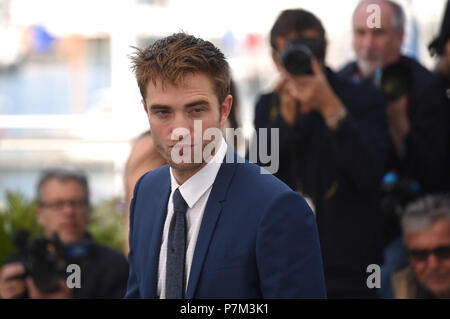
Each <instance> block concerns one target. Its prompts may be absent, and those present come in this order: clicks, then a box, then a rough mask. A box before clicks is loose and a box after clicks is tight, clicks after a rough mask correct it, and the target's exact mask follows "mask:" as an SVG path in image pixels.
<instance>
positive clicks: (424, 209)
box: [401, 194, 450, 235]
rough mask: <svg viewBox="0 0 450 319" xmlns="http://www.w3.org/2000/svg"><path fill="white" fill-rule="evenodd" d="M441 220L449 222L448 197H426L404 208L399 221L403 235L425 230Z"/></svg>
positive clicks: (449, 199)
mask: <svg viewBox="0 0 450 319" xmlns="http://www.w3.org/2000/svg"><path fill="white" fill-rule="evenodd" d="M441 219H444V220H447V221H450V195H449V194H436V195H427V196H425V197H422V198H420V199H418V200H416V201H414V202H412V203H411V204H409V205H408V206H407V207H406V209H405V212H404V213H403V216H402V221H401V223H402V229H403V233H404V234H405V235H406V234H409V233H412V232H418V231H423V230H426V229H428V228H430V227H431V226H433V225H434V224H435V223H436V222H437V221H438V220H441Z"/></svg>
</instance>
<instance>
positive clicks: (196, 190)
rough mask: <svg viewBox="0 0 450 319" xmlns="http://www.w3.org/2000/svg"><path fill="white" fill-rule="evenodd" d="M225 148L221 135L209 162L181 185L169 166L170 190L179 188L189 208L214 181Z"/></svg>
mask: <svg viewBox="0 0 450 319" xmlns="http://www.w3.org/2000/svg"><path fill="white" fill-rule="evenodd" d="M227 148H228V145H227V143H226V142H225V139H224V138H223V137H222V139H221V142H220V147H219V150H218V151H217V152H216V154H215V155H214V156H213V158H212V159H211V160H210V161H209V163H207V164H206V165H205V166H203V167H202V168H201V169H200V170H199V171H198V172H197V173H195V174H194V175H193V176H191V177H190V178H189V179H188V180H187V181H186V182H184V183H183V185H181V186H180V185H179V184H178V182H177V181H176V179H175V177H174V176H173V173H172V168H170V180H171V192H172V193H173V192H174V191H175V190H176V189H177V188H180V193H181V195H182V196H183V198H184V200H185V201H186V203H187V204H188V206H189V208H192V207H193V206H194V205H195V203H196V202H197V201H198V200H199V199H200V197H201V196H202V195H203V194H204V193H205V192H206V191H207V190H208V189H209V187H211V185H212V184H213V183H214V180H215V179H216V176H217V173H218V172H219V168H220V165H222V162H223V159H224V157H225V154H226V152H227Z"/></svg>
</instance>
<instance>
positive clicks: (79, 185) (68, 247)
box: [0, 169, 128, 299]
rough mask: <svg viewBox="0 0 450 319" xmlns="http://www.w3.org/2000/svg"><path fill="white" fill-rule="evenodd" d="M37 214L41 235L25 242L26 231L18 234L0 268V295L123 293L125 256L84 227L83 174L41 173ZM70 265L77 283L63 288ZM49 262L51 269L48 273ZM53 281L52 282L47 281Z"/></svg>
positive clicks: (111, 295) (102, 295)
mask: <svg viewBox="0 0 450 319" xmlns="http://www.w3.org/2000/svg"><path fill="white" fill-rule="evenodd" d="M36 214H37V220H38V222H39V224H40V225H41V226H42V227H43V228H44V234H45V238H39V239H36V241H35V242H34V243H33V244H32V245H26V241H27V239H28V238H27V237H26V235H23V233H22V234H20V236H17V237H18V238H16V241H17V242H20V243H21V246H22V249H21V250H20V252H19V253H18V254H17V255H15V256H13V257H11V258H10V259H9V261H8V262H7V264H5V265H4V266H3V268H2V269H1V271H0V298H2V299H9V298H32V299H35V298H38V299H47V298H121V297H123V295H124V293H125V289H126V282H127V278H128V264H127V262H126V260H125V257H124V256H123V255H122V254H120V253H118V252H115V251H113V250H111V249H108V248H106V247H103V246H100V245H98V244H96V243H95V242H94V240H93V239H92V237H91V236H90V235H89V234H88V233H87V230H86V226H87V223H88V218H89V189H88V183H87V179H86V177H85V176H84V174H82V173H80V172H77V171H72V170H65V169H52V170H48V171H45V172H43V174H42V175H41V177H40V179H39V182H38V188H37V209H36ZM52 260H55V262H54V263H52V262H51V261H52ZM69 264H76V265H78V266H79V267H80V276H81V278H80V287H76V288H73V289H69V288H68V287H67V284H66V279H65V278H64V275H63V274H62V273H66V266H67V265H69ZM52 267H53V268H55V271H54V272H53V273H49V272H48V269H49V268H52ZM55 278H56V279H55ZM52 282H53V283H54V282H56V284H55V285H53V286H51V285H50V284H51V283H52ZM55 286H56V287H55ZM58 288H59V289H58Z"/></svg>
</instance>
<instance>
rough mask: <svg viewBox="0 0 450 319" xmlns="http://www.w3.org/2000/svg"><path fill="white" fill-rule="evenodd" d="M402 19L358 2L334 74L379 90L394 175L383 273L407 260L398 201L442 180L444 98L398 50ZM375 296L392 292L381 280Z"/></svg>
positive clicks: (384, 2) (376, 0) (374, 3)
mask: <svg viewBox="0 0 450 319" xmlns="http://www.w3.org/2000/svg"><path fill="white" fill-rule="evenodd" d="M374 8H379V13H380V17H379V22H380V25H378V26H377V25H373V24H372V23H369V22H370V21H372V20H371V16H372V15H373V13H374V12H376V11H373V9H374ZM405 20H406V18H405V14H404V11H403V9H402V7H401V6H400V5H398V4H397V3H395V2H393V1H390V0H363V1H361V2H360V3H359V4H358V6H357V7H356V9H355V11H354V14H353V49H354V51H355V55H356V61H355V62H352V63H349V64H348V65H347V66H345V67H344V68H343V70H341V71H340V73H339V74H340V75H342V76H344V77H346V78H348V79H351V80H353V81H355V82H365V83H369V84H371V85H373V86H375V87H379V88H380V89H381V91H383V93H384V95H385V100H386V115H387V119H388V133H389V137H390V144H389V149H388V162H387V165H386V172H387V173H389V175H392V174H395V176H396V179H397V182H395V183H394V184H393V185H391V186H389V189H387V191H386V193H385V196H384V197H383V203H384V204H383V205H382V207H383V209H382V214H383V218H384V219H385V220H384V227H383V231H384V239H383V242H384V244H385V245H386V250H385V267H386V269H384V268H383V271H382V274H385V275H386V276H389V273H390V272H391V268H392V269H394V270H395V268H397V267H402V266H404V265H405V264H406V263H407V258H406V254H405V248H404V247H403V244H402V240H401V228H400V219H399V217H400V216H399V214H401V211H402V210H403V209H404V206H405V205H406V204H407V203H408V202H409V201H411V200H412V199H414V198H417V197H419V196H421V195H423V194H427V193H433V192H439V191H443V190H445V189H446V186H445V184H446V183H448V181H446V180H447V179H448V176H447V174H446V172H448V167H447V166H448V165H449V164H448V163H449V162H448V161H449V152H448V145H449V144H448V136H449V133H448V119H449V113H448V112H449V110H450V107H449V106H450V105H449V101H448V99H447V98H446V96H445V87H444V85H443V83H442V82H441V81H440V79H439V78H438V77H437V76H435V75H434V74H432V73H431V72H430V71H428V70H427V69H426V68H424V67H423V66H422V65H420V64H419V63H418V62H417V61H415V60H413V59H411V58H408V57H406V56H403V55H402V54H401V47H402V43H403V40H404V35H405ZM392 88H398V89H395V90H393V91H392V90H390V89H392ZM387 176H388V174H387V175H386V177H387ZM384 180H386V179H384ZM383 185H384V183H383ZM383 187H384V186H383ZM392 207H395V208H394V209H393V208H392ZM383 280H384V281H388V280H389V278H387V277H386V278H385V279H383ZM380 295H381V296H383V297H387V298H390V297H392V292H391V291H390V289H389V285H384V284H382V288H381V291H380Z"/></svg>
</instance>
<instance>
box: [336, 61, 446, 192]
mask: <svg viewBox="0 0 450 319" xmlns="http://www.w3.org/2000/svg"><path fill="white" fill-rule="evenodd" d="M401 60H402V61H403V62H404V63H406V64H407V65H408V66H409V67H410V70H411V76H412V84H411V87H410V89H409V92H408V97H409V98H408V101H409V105H408V115H409V119H410V124H411V132H410V134H409V135H408V136H407V138H406V143H405V155H404V156H403V158H399V157H398V156H397V154H396V152H395V151H394V149H393V146H392V144H391V145H390V149H389V160H388V165H387V167H386V169H387V170H396V171H397V172H398V174H399V175H401V176H402V177H404V178H411V179H416V180H418V182H419V183H420V186H421V193H430V192H437V191H443V190H445V184H447V180H446V179H448V176H446V175H445V174H443V172H445V171H446V170H447V167H448V165H449V164H448V163H449V160H450V159H449V154H448V153H449V150H448V146H449V145H450V144H449V142H448V138H449V137H448V136H449V133H448V132H449V111H450V105H449V100H448V98H447V97H446V94H445V86H444V83H443V82H442V81H441V79H440V78H439V77H438V76H437V75H435V74H433V73H431V72H430V71H428V70H427V69H426V68H424V67H423V66H422V65H420V64H419V63H418V62H416V61H415V60H413V59H410V58H408V57H405V56H402V57H401ZM339 75H340V76H343V77H346V78H348V79H354V80H358V79H359V77H358V69H357V65H356V63H355V62H352V63H350V64H348V65H347V66H345V67H344V68H343V69H342V70H341V71H340V72H339Z"/></svg>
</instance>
